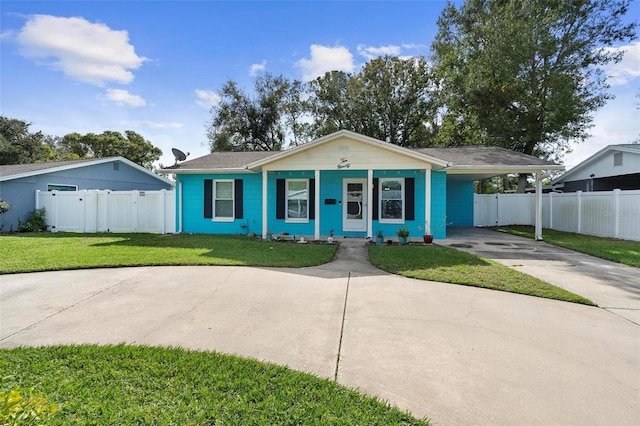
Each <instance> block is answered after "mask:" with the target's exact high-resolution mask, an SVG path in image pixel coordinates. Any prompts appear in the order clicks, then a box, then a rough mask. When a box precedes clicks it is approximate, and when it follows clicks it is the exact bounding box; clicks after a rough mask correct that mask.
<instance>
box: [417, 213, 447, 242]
mask: <svg viewBox="0 0 640 426" xmlns="http://www.w3.org/2000/svg"><path fill="white" fill-rule="evenodd" d="M446 220H447V217H446V216H442V220H441V221H440V223H439V224H438V226H436V228H435V230H434V231H433V232H432V231H431V227H430V226H429V221H428V220H425V221H424V227H422V226H419V227H418V229H419V230H420V232H422V240H423V241H424V243H425V244H431V243H433V236H434V235H435V234H437V233H438V231H440V228H442V226H443V225H444V224H445V221H446Z"/></svg>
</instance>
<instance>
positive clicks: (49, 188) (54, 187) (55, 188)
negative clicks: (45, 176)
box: [47, 184, 78, 191]
mask: <svg viewBox="0 0 640 426" xmlns="http://www.w3.org/2000/svg"><path fill="white" fill-rule="evenodd" d="M77 190H78V186H77V185H56V184H48V185H47V191H77Z"/></svg>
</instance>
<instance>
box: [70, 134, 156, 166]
mask: <svg viewBox="0 0 640 426" xmlns="http://www.w3.org/2000/svg"><path fill="white" fill-rule="evenodd" d="M58 147H59V149H60V151H61V153H64V154H67V155H68V154H71V155H72V156H75V157H77V158H104V157H115V156H121V157H124V158H126V159H127V160H130V161H133V162H134V163H136V164H139V165H141V166H142V167H145V168H147V169H150V170H152V169H153V162H154V161H157V160H158V159H160V156H161V155H162V150H161V149H160V148H158V147H156V146H154V145H153V144H152V143H151V142H149V141H147V140H145V139H144V138H143V137H142V136H141V135H140V134H138V133H136V132H134V131H133V130H126V131H125V132H124V135H123V134H122V133H120V132H116V131H112V130H107V131H105V132H102V133H101V134H94V133H87V134H86V135H81V134H79V133H69V134H67V135H65V136H64V137H63V138H62V140H61V141H60V142H59V145H58Z"/></svg>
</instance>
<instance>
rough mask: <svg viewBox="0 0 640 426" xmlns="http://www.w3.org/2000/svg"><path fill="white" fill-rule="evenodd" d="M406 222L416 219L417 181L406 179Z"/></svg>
mask: <svg viewBox="0 0 640 426" xmlns="http://www.w3.org/2000/svg"><path fill="white" fill-rule="evenodd" d="M404 208H405V212H404V220H415V219H416V180H415V178H406V179H405V180H404Z"/></svg>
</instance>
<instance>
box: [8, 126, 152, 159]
mask: <svg viewBox="0 0 640 426" xmlns="http://www.w3.org/2000/svg"><path fill="white" fill-rule="evenodd" d="M30 126H31V124H30V123H27V122H25V121H22V120H18V119H12V118H6V117H2V116H0V165H2V164H26V163H41V162H45V161H59V160H77V159H82V158H104V157H115V156H121V157H124V158H126V159H128V160H130V161H133V162H134V163H137V164H139V165H141V166H143V167H146V168H148V169H150V170H152V169H153V162H154V161H157V160H158V159H159V158H160V156H161V155H162V151H161V150H160V148H158V147H156V146H154V145H153V144H152V143H151V142H149V141H147V140H145V139H144V138H143V137H142V136H141V135H139V134H138V133H136V132H134V131H132V130H126V131H125V132H124V135H123V134H122V133H120V132H116V131H105V132H103V133H101V134H93V133H87V134H86V135H81V134H79V133H69V134H67V135H65V136H64V137H59V136H51V135H45V134H43V133H42V132H35V133H31V132H30V131H29V127H30Z"/></svg>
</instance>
